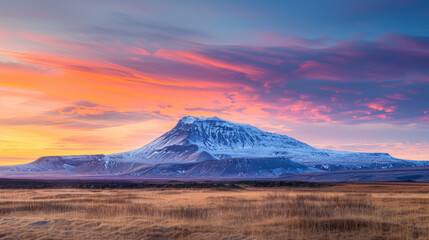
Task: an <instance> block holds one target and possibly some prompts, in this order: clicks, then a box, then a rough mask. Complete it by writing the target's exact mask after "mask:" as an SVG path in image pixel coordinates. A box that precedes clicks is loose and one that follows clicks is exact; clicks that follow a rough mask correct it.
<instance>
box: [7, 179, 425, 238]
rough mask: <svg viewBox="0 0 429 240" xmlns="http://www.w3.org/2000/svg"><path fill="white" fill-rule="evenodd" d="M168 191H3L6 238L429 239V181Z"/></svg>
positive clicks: (243, 186) (218, 187) (163, 186)
mask: <svg viewBox="0 0 429 240" xmlns="http://www.w3.org/2000/svg"><path fill="white" fill-rule="evenodd" d="M175 184H176V185H180V184H178V183H175ZM166 186H167V185H162V186H158V187H154V186H152V187H147V188H132V189H118V188H109V189H90V188H45V189H42V188H37V189H34V188H33V189H1V190H0V239H428V238H429V184H425V183H411V182H410V183H372V184H370V183H365V184H362V183H361V184H335V185H332V184H327V185H320V186H319V185H317V186H316V187H314V186H312V187H308V186H300V187H291V186H287V185H284V186H283V185H282V186H277V187H276V186H274V187H273V186H269V187H267V186H265V187H255V186H254V184H253V185H246V184H242V183H236V184H233V185H228V184H226V185H220V186H219V185H216V186H215V187H213V186H212V187H201V188H195V187H192V188H168V187H166ZM228 186H233V187H228Z"/></svg>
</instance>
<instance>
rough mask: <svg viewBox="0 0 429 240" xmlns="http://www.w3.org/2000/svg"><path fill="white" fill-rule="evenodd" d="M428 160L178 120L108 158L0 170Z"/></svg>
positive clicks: (197, 172) (241, 172) (212, 121)
mask: <svg viewBox="0 0 429 240" xmlns="http://www.w3.org/2000/svg"><path fill="white" fill-rule="evenodd" d="M425 165H429V162H423V161H408V160H401V159H396V158H394V157H392V156H390V155H389V154H387V153H359V152H346V151H334V150H326V149H318V148H314V147H312V146H310V145H308V144H306V143H303V142H300V141H298V140H296V139H293V138H291V137H288V136H285V135H280V134H276V133H269V132H265V131H262V130H260V129H258V128H256V127H253V126H250V125H247V124H240V123H233V122H229V121H226V120H222V119H220V118H217V117H212V118H204V117H190V116H188V117H184V118H182V119H181V120H180V121H179V122H178V123H177V125H176V126H175V127H174V128H173V129H172V130H170V131H168V132H167V133H165V134H164V135H162V136H160V137H159V138H158V139H156V140H154V141H153V142H151V143H149V144H147V145H146V146H143V147H141V148H139V149H136V150H132V151H129V152H123V153H116V154H110V155H83V156H53V157H42V158H39V159H38V160H36V161H34V162H32V163H29V164H23V165H16V166H7V167H0V176H1V175H8V174H9V175H10V174H12V175H13V174H47V173H49V174H53V173H56V174H68V175H70V174H85V175H121V176H134V177H151V176H152V177H153V176H155V177H173V176H174V177H275V176H280V175H284V174H295V173H303V172H318V171H343V170H358V169H384V168H402V167H415V166H425Z"/></svg>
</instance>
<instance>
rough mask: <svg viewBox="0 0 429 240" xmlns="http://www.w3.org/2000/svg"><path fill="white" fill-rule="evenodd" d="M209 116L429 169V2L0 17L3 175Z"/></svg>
mask: <svg viewBox="0 0 429 240" xmlns="http://www.w3.org/2000/svg"><path fill="white" fill-rule="evenodd" d="M186 115H192V116H206V117H210V116H218V117H220V118H223V119H226V120H230V121H235V122H243V123H249V124H252V125H254V126H256V127H259V128H261V129H263V130H266V131H270V132H277V133H281V134H286V135H288V136H291V137H294V138H296V139H298V140H301V141H304V142H306V143H309V144H311V145H313V146H316V147H322V148H329V149H337V150H353V151H363V152H388V153H390V154H391V155H393V156H394V157H398V158H404V159H414V160H429V1H424V0H422V1H418V0H416V1H407V0H390V1H387V0H378V1H374V0H371V1H362V0H351V1H342V0H338V1H334V0H327V1H318V0H314V1H309V0H303V1H283V0H282V1H252V0H243V1H235V0H233V1H229V0H228V1H227V0H225V1H223V0H216V1H199V0H195V1H188V0H186V1H162V0H161V1H160V0H156V1H115V0H110V1H109V0H103V1H96V0H94V1H88V0H85V1H83V0H73V1H57V0H53V1H43V0H41V1H16V0H13V1H12V0H11V1H9V0H5V1H2V2H1V7H0V164H18V163H26V162H30V161H32V160H35V159H36V158H38V157H40V156H45V155H75V154H92V153H105V154H107V153H114V152H121V151H127V150H131V149H134V148H138V147H141V146H143V145H144V144H146V143H148V142H150V141H151V140H154V139H155V138H156V137H158V136H159V135H161V134H162V133H164V132H166V131H168V130H169V129H170V128H172V127H173V126H174V125H175V123H176V122H177V120H178V119H179V118H181V117H183V116H186Z"/></svg>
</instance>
